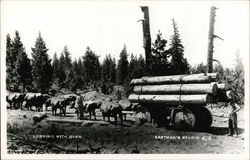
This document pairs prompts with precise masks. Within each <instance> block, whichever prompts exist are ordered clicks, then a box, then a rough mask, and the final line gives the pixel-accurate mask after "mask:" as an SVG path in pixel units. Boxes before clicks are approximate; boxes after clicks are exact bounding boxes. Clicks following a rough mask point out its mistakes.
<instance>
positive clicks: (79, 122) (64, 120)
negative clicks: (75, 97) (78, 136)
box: [46, 119, 84, 124]
mask: <svg viewBox="0 0 250 160" xmlns="http://www.w3.org/2000/svg"><path fill="white" fill-rule="evenodd" d="M46 121H47V122H57V123H73V124H81V123H83V122H84V121H83V120H73V119H47V120H46Z"/></svg>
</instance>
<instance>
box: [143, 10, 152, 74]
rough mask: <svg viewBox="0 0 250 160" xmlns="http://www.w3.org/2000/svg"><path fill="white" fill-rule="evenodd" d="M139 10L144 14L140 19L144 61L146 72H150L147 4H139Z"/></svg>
mask: <svg viewBox="0 0 250 160" xmlns="http://www.w3.org/2000/svg"><path fill="white" fill-rule="evenodd" d="M141 10H142V12H143V14H144V20H142V28H143V47H144V49H145V61H146V74H150V70H151V60H152V58H151V35H150V25H149V11H148V7H147V6H141Z"/></svg>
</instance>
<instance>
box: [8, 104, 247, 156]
mask: <svg viewBox="0 0 250 160" xmlns="http://www.w3.org/2000/svg"><path fill="white" fill-rule="evenodd" d="M212 111H213V114H215V115H217V116H215V117H213V118H214V120H213V125H212V127H211V128H210V130H209V131H207V132H181V131H174V130H172V129H166V128H157V127H155V126H152V125H151V124H145V125H142V126H137V125H135V124H134V121H133V117H131V116H130V117H129V118H128V119H129V120H128V121H126V122H125V125H119V124H118V125H115V124H114V123H109V124H108V125H103V124H102V123H98V122H101V121H102V117H99V116H98V117H97V121H96V123H95V122H94V123H92V121H91V123H83V125H82V124H70V123H52V122H48V121H46V120H47V119H51V118H56V119H72V120H73V119H75V120H76V115H75V113H74V110H73V109H68V110H67V116H66V117H60V116H56V117H55V116H52V114H51V111H48V117H47V118H45V119H44V120H42V121H41V122H39V123H37V124H34V123H33V120H32V117H33V115H34V114H37V112H34V111H24V110H7V112H8V119H7V121H8V125H7V128H8V141H7V146H8V152H9V153H104V154H106V153H143V154H147V153H166V154H169V153H235V154H236V153H241V152H243V150H244V146H243V145H244V129H243V128H244V119H243V117H244V116H243V114H244V111H243V110H241V111H240V112H239V114H238V117H239V118H238V124H239V128H240V129H239V130H240V136H239V137H238V138H235V137H230V136H225V134H226V133H227V132H228V128H227V118H223V117H221V116H224V117H225V115H226V109H223V108H213V109H212ZM223 114H224V115H223ZM111 121H112V119H111ZM84 122H88V121H86V120H85V121H84Z"/></svg>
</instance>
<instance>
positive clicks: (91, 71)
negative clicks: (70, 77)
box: [83, 47, 101, 84]
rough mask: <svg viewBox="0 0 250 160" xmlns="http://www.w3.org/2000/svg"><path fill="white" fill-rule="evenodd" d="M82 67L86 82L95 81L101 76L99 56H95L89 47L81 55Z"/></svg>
mask: <svg viewBox="0 0 250 160" xmlns="http://www.w3.org/2000/svg"><path fill="white" fill-rule="evenodd" d="M83 68H84V74H85V77H84V79H85V81H86V82H87V83H93V84H94V83H96V82H97V81H98V80H100V78H101V71H100V62H99V56H97V55H96V54H95V53H94V52H93V51H92V50H91V49H90V48H89V47H87V49H86V52H85V55H84V56H83Z"/></svg>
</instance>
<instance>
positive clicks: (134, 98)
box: [129, 73, 227, 105]
mask: <svg viewBox="0 0 250 160" xmlns="http://www.w3.org/2000/svg"><path fill="white" fill-rule="evenodd" d="M218 80H219V75H218V73H201V74H192V75H173V76H155V77H142V78H140V79H133V80H132V81H131V85H132V86H133V94H131V95H130V96H129V100H130V101H131V102H132V103H166V104H172V105H178V104H207V103H215V102H218V101H221V99H222V98H220V97H221V95H224V93H225V91H226V90H227V87H226V84H225V83H218ZM223 100H224V99H223Z"/></svg>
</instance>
